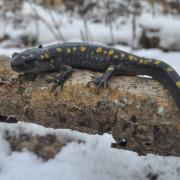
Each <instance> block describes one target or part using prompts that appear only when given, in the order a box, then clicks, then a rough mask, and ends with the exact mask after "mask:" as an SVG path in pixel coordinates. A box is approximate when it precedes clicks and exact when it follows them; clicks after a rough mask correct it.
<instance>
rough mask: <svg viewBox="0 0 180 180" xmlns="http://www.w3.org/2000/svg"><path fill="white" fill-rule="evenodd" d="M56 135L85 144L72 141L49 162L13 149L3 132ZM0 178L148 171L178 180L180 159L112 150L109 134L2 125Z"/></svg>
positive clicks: (89, 177) (132, 176) (131, 179)
mask: <svg viewBox="0 0 180 180" xmlns="http://www.w3.org/2000/svg"><path fill="white" fill-rule="evenodd" d="M5 130H9V131H10V132H11V133H12V134H14V135H18V134H20V133H23V132H26V133H32V134H39V135H43V134H47V133H52V134H54V133H55V134H57V136H68V137H73V138H80V139H82V140H85V144H83V143H81V144H78V143H75V142H72V143H69V144H68V145H66V146H65V147H64V148H63V149H62V150H61V151H60V152H59V153H58V154H57V155H56V157H55V158H54V159H50V160H49V161H47V162H44V161H42V159H40V158H38V157H36V156H35V155H34V154H32V153H29V152H27V151H24V152H21V153H19V152H11V150H10V149H9V146H8V143H7V142H6V141H5V140H3V138H2V134H3V132H4V131H5ZM0 132H1V138H0V147H1V148H0V179H1V180H11V179H13V180H24V178H26V180H30V179H37V180H49V179H53V180H59V179H61V180H66V179H69V180H71V179H72V180H79V179H85V180H96V179H97V180H98V179H105V180H106V179H107V180H108V179H123V180H124V179H128V180H136V179H137V180H139V179H148V178H147V176H148V174H149V173H151V174H158V179H162V180H169V179H172V180H179V177H180V158H177V157H161V156H157V155H152V154H149V155H147V156H138V155H137V154H136V153H135V152H131V151H125V150H118V149H113V148H111V147H110V144H111V142H114V140H113V139H112V136H111V135H109V134H104V135H102V136H99V135H88V134H85V133H80V132H76V131H70V130H65V129H61V130H53V129H46V128H43V127H41V126H38V125H34V124H30V123H29V124H25V123H18V124H15V125H12V124H2V123H1V124H0Z"/></svg>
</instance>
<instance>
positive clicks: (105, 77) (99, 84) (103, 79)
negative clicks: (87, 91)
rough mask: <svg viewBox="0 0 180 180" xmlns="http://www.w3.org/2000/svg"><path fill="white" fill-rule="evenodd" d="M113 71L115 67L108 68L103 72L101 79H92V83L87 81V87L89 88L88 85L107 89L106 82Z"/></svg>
mask: <svg viewBox="0 0 180 180" xmlns="http://www.w3.org/2000/svg"><path fill="white" fill-rule="evenodd" d="M114 71H115V67H114V66H109V67H108V68H107V70H106V71H105V73H104V75H103V76H101V77H97V78H95V79H93V80H92V81H89V82H88V83H87V86H89V85H90V84H96V85H97V88H100V87H105V88H106V87H107V82H108V80H109V79H110V78H111V76H112V75H113V72H114Z"/></svg>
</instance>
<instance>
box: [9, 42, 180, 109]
mask: <svg viewBox="0 0 180 180" xmlns="http://www.w3.org/2000/svg"><path fill="white" fill-rule="evenodd" d="M11 67H12V69H13V70H14V71H16V72H26V73H36V74H39V73H42V72H50V71H53V72H54V71H59V70H61V69H62V70H64V73H63V74H62V75H61V76H60V77H59V80H58V82H57V84H58V85H61V86H63V84H64V82H65V81H66V80H67V79H68V77H69V76H70V75H71V74H72V72H73V69H72V68H80V69H88V70H93V71H99V72H105V73H104V75H103V76H102V77H98V78H96V79H94V80H92V81H90V82H89V83H88V84H90V83H95V84H96V85H97V86H98V88H99V87H102V86H106V84H107V81H108V80H109V79H110V77H111V76H112V75H113V74H115V75H128V76H136V75H148V76H151V77H153V78H154V79H157V80H158V81H160V82H161V83H162V84H163V85H164V86H165V87H166V88H168V90H169V91H170V92H171V94H172V96H173V97H174V99H175V101H176V104H177V105H178V107H179V108H180V77H179V75H178V73H177V72H176V71H175V70H174V69H173V68H172V67H170V66H169V65H168V64H166V63H164V62H163V61H160V60H153V59H147V58H142V57H138V56H135V55H133V54H130V53H127V52H124V51H121V50H117V49H114V48H112V47H108V46H103V45H97V44H90V43H62V44H55V45H50V46H46V47H42V46H40V47H38V48H33V49H29V50H26V51H23V52H21V53H14V54H13V55H12V61H11Z"/></svg>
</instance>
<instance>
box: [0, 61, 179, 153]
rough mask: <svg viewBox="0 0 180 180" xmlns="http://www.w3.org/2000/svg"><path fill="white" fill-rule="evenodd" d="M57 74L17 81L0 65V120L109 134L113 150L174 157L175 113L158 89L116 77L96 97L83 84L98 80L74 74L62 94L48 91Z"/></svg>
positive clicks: (137, 79)
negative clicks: (113, 140)
mask: <svg viewBox="0 0 180 180" xmlns="http://www.w3.org/2000/svg"><path fill="white" fill-rule="evenodd" d="M5 59H6V58H5ZM59 74H60V73H47V74H41V75H39V76H38V77H36V78H34V79H33V80H32V78H30V76H29V75H24V76H22V75H21V76H19V77H18V76H17V74H16V73H13V72H12V71H11V69H10V67H9V62H8V61H7V60H1V61H0V77H1V78H0V80H1V81H0V94H1V96H0V115H1V116H10V115H13V116H15V117H16V118H17V120H19V121H25V122H32V123H36V124H40V125H43V126H46V127H52V128H70V129H75V130H78V131H81V132H87V133H91V134H95V133H98V134H103V133H112V135H113V137H114V139H115V141H116V142H117V144H113V147H117V148H125V149H129V150H133V151H136V152H138V153H140V154H146V153H158V154H161V155H175V156H180V111H179V110H178V109H177V107H176V105H175V103H174V100H173V99H172V97H171V95H170V93H169V92H168V91H167V90H166V89H164V88H163V87H162V85H161V84H160V83H158V82H157V81H154V80H152V79H147V78H140V77H118V76H116V77H113V78H112V80H111V81H110V83H109V84H108V85H109V86H108V88H107V89H100V90H99V91H98V90H97V89H96V87H95V86H91V87H87V86H86V84H87V82H88V81H90V80H91V79H92V77H95V76H100V75H101V74H100V73H94V72H90V71H85V70H84V71H83V70H77V71H75V72H74V73H73V76H72V78H70V79H69V80H68V81H67V82H66V83H65V85H64V88H63V90H62V89H61V88H57V89H55V90H54V91H52V87H53V80H54V78H55V77H57V76H59Z"/></svg>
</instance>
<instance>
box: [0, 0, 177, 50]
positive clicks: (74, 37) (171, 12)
mask: <svg viewBox="0 0 180 180" xmlns="http://www.w3.org/2000/svg"><path fill="white" fill-rule="evenodd" d="M0 18H1V19H0V22H1V23H0V47H1V48H26V47H30V46H37V45H39V44H49V43H50V44H52V43H55V42H69V41H89V42H95V43H103V44H107V45H125V46H128V47H130V48H131V49H134V50H135V49H140V48H147V49H148V48H158V49H161V50H163V51H180V0H126V1H124V0H91V1H89V0H26V1H25V0H0Z"/></svg>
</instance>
